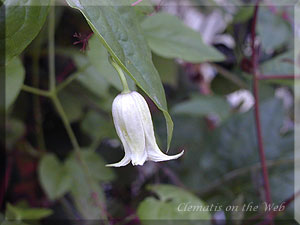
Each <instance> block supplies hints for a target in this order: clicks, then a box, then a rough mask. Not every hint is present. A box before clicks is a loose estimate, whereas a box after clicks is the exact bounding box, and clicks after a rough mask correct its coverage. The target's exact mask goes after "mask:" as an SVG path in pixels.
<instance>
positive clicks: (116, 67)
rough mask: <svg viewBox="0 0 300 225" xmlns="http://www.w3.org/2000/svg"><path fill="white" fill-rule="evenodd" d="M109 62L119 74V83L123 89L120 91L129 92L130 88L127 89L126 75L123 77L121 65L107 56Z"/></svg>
mask: <svg viewBox="0 0 300 225" xmlns="http://www.w3.org/2000/svg"><path fill="white" fill-rule="evenodd" d="M109 62H110V63H111V65H112V66H113V67H114V68H115V70H116V71H117V72H118V74H119V77H120V80H121V83H122V85H123V91H122V93H129V92H130V90H129V87H128V84H127V80H126V77H125V75H124V73H123V70H122V69H121V67H120V66H119V65H118V64H117V63H116V62H115V61H114V60H113V59H112V58H111V57H109Z"/></svg>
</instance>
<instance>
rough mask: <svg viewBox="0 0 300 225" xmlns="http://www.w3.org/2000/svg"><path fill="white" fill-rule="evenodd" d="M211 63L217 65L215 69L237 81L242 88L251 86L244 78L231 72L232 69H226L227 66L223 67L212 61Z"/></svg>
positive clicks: (227, 77)
mask: <svg viewBox="0 0 300 225" xmlns="http://www.w3.org/2000/svg"><path fill="white" fill-rule="evenodd" d="M211 65H212V66H213V67H215V69H216V70H217V71H218V72H219V74H220V75H222V76H223V77H225V78H226V79H228V80H230V81H232V82H233V83H235V84H236V85H237V86H239V87H240V88H243V89H248V88H249V87H248V85H247V83H246V82H244V81H243V80H242V79H240V78H239V77H238V76H236V75H235V74H233V73H231V72H230V71H228V70H226V69H225V68H223V67H221V66H219V65H217V64H215V63H211Z"/></svg>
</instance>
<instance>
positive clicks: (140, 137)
mask: <svg viewBox="0 0 300 225" xmlns="http://www.w3.org/2000/svg"><path fill="white" fill-rule="evenodd" d="M112 114H113V120H114V124H115V128H116V131H117V134H118V136H119V138H120V139H121V142H122V144H123V146H124V151H125V156H124V158H123V159H122V160H121V161H120V162H118V163H114V164H109V165H107V166H114V167H120V166H126V165H127V164H128V163H129V162H130V161H131V163H132V165H134V166H136V165H143V164H144V163H145V161H147V160H149V161H154V162H160V161H167V160H171V159H177V158H179V157H180V156H182V154H183V153H184V151H182V152H181V153H179V154H177V155H173V156H168V155H166V154H164V153H162V152H161V151H160V149H159V147H158V145H157V143H156V140H155V136H154V130H153V124H152V118H151V114H150V110H149V107H148V105H147V103H146V101H145V99H144V98H143V96H142V95H140V94H139V93H137V92H135V91H132V92H129V93H122V94H119V95H118V96H117V97H116V98H115V100H114V101H113V104H112Z"/></svg>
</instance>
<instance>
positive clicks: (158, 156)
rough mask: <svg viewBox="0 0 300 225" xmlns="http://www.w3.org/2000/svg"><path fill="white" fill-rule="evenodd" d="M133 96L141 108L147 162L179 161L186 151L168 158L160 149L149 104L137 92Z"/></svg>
mask: <svg viewBox="0 0 300 225" xmlns="http://www.w3.org/2000/svg"><path fill="white" fill-rule="evenodd" d="M132 96H133V97H134V98H135V101H136V103H137V106H138V107H139V111H140V112H141V117H142V123H143V129H144V132H145V137H146V152H147V154H148V157H147V160H151V161H155V162H160V161H167V160H172V159H177V158H179V157H180V156H182V155H183V153H184V150H183V151H182V152H181V153H179V154H177V155H173V156H168V155H166V154H164V153H163V152H162V151H161V150H160V149H159V147H158V145H157V143H156V140H155V135H154V129H153V123H152V118H151V113H150V110H149V107H148V104H147V102H146V101H145V99H144V98H143V96H142V95H140V94H139V93H137V92H132Z"/></svg>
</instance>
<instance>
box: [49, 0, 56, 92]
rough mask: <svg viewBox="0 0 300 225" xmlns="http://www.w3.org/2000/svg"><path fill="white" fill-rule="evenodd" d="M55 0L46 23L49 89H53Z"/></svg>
mask: <svg viewBox="0 0 300 225" xmlns="http://www.w3.org/2000/svg"><path fill="white" fill-rule="evenodd" d="M54 2H55V1H52V3H53V4H52V6H51V9H50V13H49V25H48V51H49V54H48V65H49V90H50V91H53V90H55V4H54Z"/></svg>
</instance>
